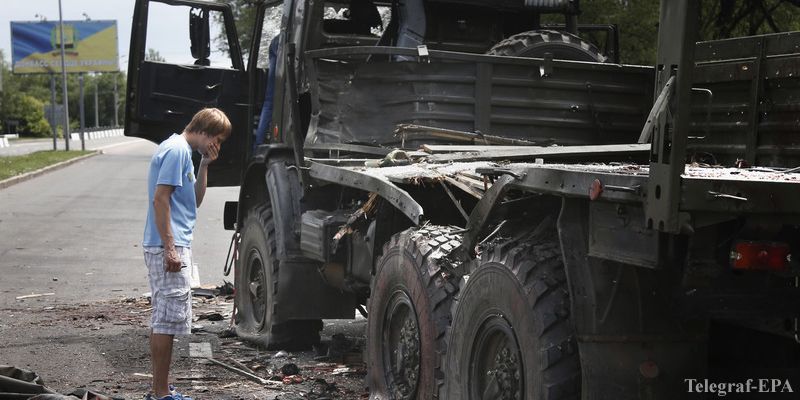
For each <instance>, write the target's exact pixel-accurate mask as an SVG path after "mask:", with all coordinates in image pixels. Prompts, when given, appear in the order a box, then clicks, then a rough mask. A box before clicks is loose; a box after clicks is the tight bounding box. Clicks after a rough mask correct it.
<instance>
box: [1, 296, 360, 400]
mask: <svg viewBox="0 0 800 400" xmlns="http://www.w3.org/2000/svg"><path fill="white" fill-rule="evenodd" d="M232 308H233V302H232V300H231V299H230V298H225V297H214V298H210V299H204V298H197V297H195V298H194V316H195V321H194V327H193V334H192V335H190V336H185V337H176V340H175V350H174V356H173V366H172V374H171V376H170V380H171V382H172V383H173V384H174V385H175V386H176V387H178V389H179V390H180V391H181V392H183V393H185V394H188V395H190V396H192V397H193V398H195V399H223V400H224V399H244V398H248V399H252V398H259V399H280V400H284V399H286V400H288V399H325V398H327V399H359V398H367V397H368V390H367V388H366V385H365V382H364V377H365V374H366V370H365V366H364V363H363V357H362V355H361V350H362V349H363V348H364V342H365V337H364V332H365V326H366V320H365V319H363V318H360V317H359V319H355V320H326V321H325V327H324V329H323V332H322V343H321V346H318V347H317V348H316V349H315V350H310V351H304V352H286V351H264V350H261V349H257V348H254V347H251V346H250V345H248V344H247V343H245V342H243V341H240V340H239V339H237V338H236V337H224V336H225V335H222V336H223V337H220V333H222V332H224V331H225V330H226V329H228V328H229V326H230V323H229V321H230V317H231V313H232ZM151 311H152V309H151V308H150V305H149V303H148V302H147V299H146V298H144V297H139V298H126V299H118V300H113V301H99V302H93V303H84V304H78V305H62V306H59V305H53V304H52V302H45V301H43V300H42V299H41V298H33V299H24V300H19V301H18V302H17V307H8V308H6V309H3V310H0V335H2V337H3V338H4V340H3V343H2V344H0V353H2V354H3V358H4V359H3V363H5V364H8V365H14V366H17V367H19V368H24V369H28V370H31V371H34V372H36V373H37V374H39V376H41V377H42V379H43V380H44V382H45V385H46V386H48V387H50V388H51V389H54V390H56V391H58V392H61V393H68V392H71V391H72V390H73V389H75V388H80V387H88V388H91V389H93V390H95V391H97V392H101V393H105V394H108V395H113V396H115V397H124V398H127V399H140V398H142V397H143V396H144V394H145V393H147V391H148V390H149V388H150V375H149V374H150V358H149V348H148V334H149V329H148V327H147V326H148V321H149V318H150V314H151ZM215 314H220V315H222V316H223V318H222V320H217V319H218V318H216V317H212V318H211V319H215V320H209V319H208V318H203V319H200V318H199V317H201V316H209V315H215ZM190 343H192V344H193V345H191V346H190ZM198 349H206V350H210V354H211V356H212V357H213V358H214V359H216V360H218V361H221V362H223V363H225V364H228V365H230V366H233V367H236V368H239V369H245V370H250V371H252V373H253V374H254V375H256V376H259V377H261V378H263V379H267V380H269V382H268V383H267V384H260V383H257V382H254V381H252V380H248V378H246V377H244V376H242V375H239V374H236V373H234V372H231V371H229V370H227V369H224V368H222V367H220V366H218V365H215V364H213V363H211V362H210V361H207V360H206V358H205V357H207V356H208V354H207V352H206V351H198ZM291 364H294V366H291ZM281 369H284V370H285V372H288V373H292V375H291V376H290V379H284V378H286V377H287V375H286V374H284V373H283V372H282V371H281Z"/></svg>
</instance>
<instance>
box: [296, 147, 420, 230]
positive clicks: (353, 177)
mask: <svg viewBox="0 0 800 400" xmlns="http://www.w3.org/2000/svg"><path fill="white" fill-rule="evenodd" d="M309 164H310V167H309V176H310V177H311V178H314V179H319V180H320V181H324V182H330V183H335V184H338V185H342V186H347V187H352V188H356V189H360V190H366V191H368V192H375V193H377V194H378V195H379V196H381V198H383V199H385V200H386V201H388V202H389V204H391V205H393V206H394V207H396V208H397V209H398V210H400V211H401V212H402V213H403V214H404V215H405V216H406V217H408V219H410V220H411V222H413V223H414V224H419V223H420V222H421V217H422V214H423V210H422V206H420V205H419V203H417V202H416V200H414V198H413V197H411V196H410V195H409V194H408V192H406V191H405V190H403V189H400V188H399V187H397V186H396V185H395V184H393V183H392V182H390V181H389V180H388V179H381V178H378V177H376V176H373V175H369V174H366V173H362V172H359V171H353V170H350V169H345V168H338V167H334V166H331V165H325V164H321V163H318V162H314V161H310V162H309Z"/></svg>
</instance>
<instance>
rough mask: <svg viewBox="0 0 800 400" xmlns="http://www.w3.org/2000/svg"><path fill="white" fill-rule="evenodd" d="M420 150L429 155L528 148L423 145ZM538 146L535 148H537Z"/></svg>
mask: <svg viewBox="0 0 800 400" xmlns="http://www.w3.org/2000/svg"><path fill="white" fill-rule="evenodd" d="M421 147H422V150H423V151H425V152H426V153H430V154H440V153H460V152H474V151H478V152H480V151H487V150H492V151H493V150H516V149H519V148H524V147H530V146H487V145H468V144H463V145H449V144H448V145H445V144H423V145H422V146H421ZM538 147H540V146H537V148H538Z"/></svg>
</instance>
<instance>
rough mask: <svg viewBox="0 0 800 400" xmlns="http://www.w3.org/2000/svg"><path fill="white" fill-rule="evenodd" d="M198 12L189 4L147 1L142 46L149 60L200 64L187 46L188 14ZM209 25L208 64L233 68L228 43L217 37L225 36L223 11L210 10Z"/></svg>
mask: <svg viewBox="0 0 800 400" xmlns="http://www.w3.org/2000/svg"><path fill="white" fill-rule="evenodd" d="M190 12H195V13H196V12H198V11H197V10H196V9H195V10H192V7H188V6H172V5H168V4H164V3H156V2H151V3H150V11H149V12H148V21H147V37H146V39H145V46H146V47H145V48H146V49H147V56H146V57H145V59H146V60H148V61H158V62H164V63H168V64H182V65H193V64H201V62H198V60H196V59H195V58H194V57H192V52H191V48H190V36H189V15H190ZM208 20H209V28H210V32H209V33H210V34H209V37H210V40H211V54H210V56H209V57H208V64H207V65H208V66H210V67H215V68H232V67H233V61H232V59H231V56H230V55H229V54H228V43H227V41H225V40H221V39H220V38H225V37H227V36H226V35H225V33H226V32H225V26H224V25H223V23H222V21H223V18H222V13H220V12H219V11H209V18H208Z"/></svg>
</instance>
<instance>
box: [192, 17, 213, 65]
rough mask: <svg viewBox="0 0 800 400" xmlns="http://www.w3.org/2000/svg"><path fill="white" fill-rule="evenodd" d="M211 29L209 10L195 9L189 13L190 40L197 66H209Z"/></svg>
mask: <svg viewBox="0 0 800 400" xmlns="http://www.w3.org/2000/svg"><path fill="white" fill-rule="evenodd" d="M210 32H211V29H210V28H209V21H208V10H203V9H200V8H193V9H191V10H190V11H189V40H190V41H191V51H192V58H194V59H195V62H194V63H195V65H205V66H207V65H209V64H210V61H209V59H208V57H209V56H210V55H211V37H210V36H211V35H210Z"/></svg>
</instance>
